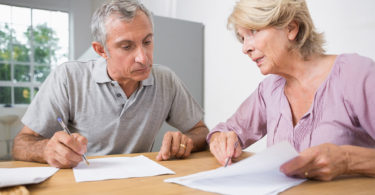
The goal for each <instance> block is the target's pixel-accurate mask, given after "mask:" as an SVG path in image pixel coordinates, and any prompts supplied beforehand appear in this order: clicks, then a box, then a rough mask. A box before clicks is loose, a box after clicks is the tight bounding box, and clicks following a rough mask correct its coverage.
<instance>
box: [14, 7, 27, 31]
mask: <svg viewBox="0 0 375 195" xmlns="http://www.w3.org/2000/svg"><path fill="white" fill-rule="evenodd" d="M30 16H31V10H30V8H25V7H15V6H12V7H11V17H12V18H11V21H12V24H13V25H23V26H30V25H31V20H30Z"/></svg>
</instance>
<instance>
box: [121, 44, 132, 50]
mask: <svg viewBox="0 0 375 195" xmlns="http://www.w3.org/2000/svg"><path fill="white" fill-rule="evenodd" d="M122 49H125V50H129V49H131V46H130V45H124V46H122Z"/></svg>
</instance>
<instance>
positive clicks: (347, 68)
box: [334, 54, 375, 93]
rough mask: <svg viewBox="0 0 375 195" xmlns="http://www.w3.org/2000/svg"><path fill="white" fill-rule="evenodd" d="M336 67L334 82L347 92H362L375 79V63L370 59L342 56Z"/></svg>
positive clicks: (339, 56)
mask: <svg viewBox="0 0 375 195" xmlns="http://www.w3.org/2000/svg"><path fill="white" fill-rule="evenodd" d="M335 66H336V67H335V72H334V75H336V76H335V77H334V78H335V79H334V80H336V81H337V82H336V84H338V85H340V86H342V88H343V89H344V91H346V92H348V91H351V92H352V93H355V92H354V91H358V90H362V88H363V87H364V86H366V85H368V84H369V81H371V82H372V80H374V79H375V62H374V60H372V59H371V58H369V57H365V56H361V55H358V54H341V55H338V56H337V58H336V62H335Z"/></svg>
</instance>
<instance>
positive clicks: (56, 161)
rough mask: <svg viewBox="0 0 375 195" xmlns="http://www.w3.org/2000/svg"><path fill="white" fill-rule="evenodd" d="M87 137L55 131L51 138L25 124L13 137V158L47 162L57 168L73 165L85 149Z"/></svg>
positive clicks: (79, 159)
mask: <svg viewBox="0 0 375 195" xmlns="http://www.w3.org/2000/svg"><path fill="white" fill-rule="evenodd" d="M86 147H87V139H86V138H85V137H83V136H81V135H79V134H77V133H73V134H72V135H68V134H67V133H65V132H64V131H59V132H56V133H55V134H54V135H53V137H52V138H51V139H46V138H45V137H43V136H41V135H39V134H38V133H36V132H35V131H33V130H32V129H30V128H29V127H27V126H24V128H23V129H22V130H21V131H20V132H19V133H18V135H17V136H16V137H15V138H14V144H13V158H14V159H15V160H23V161H36V162H41V163H48V164H50V165H51V166H54V167H58V168H71V167H75V166H76V165H77V164H78V163H79V162H80V161H81V160H82V154H84V153H85V152H86V150H87V148H86Z"/></svg>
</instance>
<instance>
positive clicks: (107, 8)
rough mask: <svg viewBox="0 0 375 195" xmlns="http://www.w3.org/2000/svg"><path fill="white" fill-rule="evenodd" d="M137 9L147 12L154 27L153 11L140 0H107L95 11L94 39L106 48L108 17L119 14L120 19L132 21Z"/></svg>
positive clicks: (92, 21) (93, 18) (93, 23)
mask: <svg viewBox="0 0 375 195" xmlns="http://www.w3.org/2000/svg"><path fill="white" fill-rule="evenodd" d="M137 10H141V11H142V12H144V13H145V14H146V16H147V17H148V18H149V20H150V22H151V24H152V28H153V26H154V25H153V20H152V14H151V12H150V11H149V10H148V9H147V8H146V7H145V6H144V5H143V4H142V3H140V2H139V1H138V0H111V1H107V2H105V3H104V4H103V5H102V6H101V7H99V8H98V9H97V10H96V11H95V12H94V14H93V16H92V19H91V33H92V35H93V38H94V41H96V42H99V43H100V44H102V45H103V46H104V48H106V45H105V43H106V40H107V32H106V28H105V24H106V21H107V18H108V17H109V16H111V15H112V14H118V15H119V19H122V20H127V21H131V20H132V19H133V18H134V17H135V14H136V12H137Z"/></svg>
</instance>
